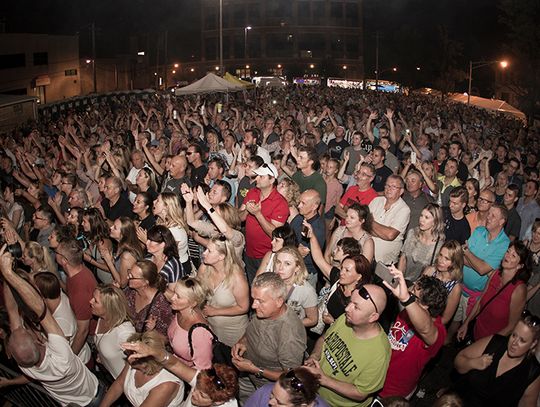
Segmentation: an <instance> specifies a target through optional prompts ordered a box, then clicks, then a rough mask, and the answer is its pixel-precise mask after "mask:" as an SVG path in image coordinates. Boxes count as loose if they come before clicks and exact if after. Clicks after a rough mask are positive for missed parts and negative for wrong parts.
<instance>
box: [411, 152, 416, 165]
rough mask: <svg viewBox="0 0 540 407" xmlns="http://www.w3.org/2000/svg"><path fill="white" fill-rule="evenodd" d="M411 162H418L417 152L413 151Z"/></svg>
mask: <svg viewBox="0 0 540 407" xmlns="http://www.w3.org/2000/svg"><path fill="white" fill-rule="evenodd" d="M411 164H416V152H414V151H411Z"/></svg>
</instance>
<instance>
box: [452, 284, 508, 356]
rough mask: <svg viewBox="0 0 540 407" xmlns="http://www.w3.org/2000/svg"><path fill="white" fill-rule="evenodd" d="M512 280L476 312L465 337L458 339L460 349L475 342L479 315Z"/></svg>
mask: <svg viewBox="0 0 540 407" xmlns="http://www.w3.org/2000/svg"><path fill="white" fill-rule="evenodd" d="M511 282H512V280H510V281H508V282H507V283H506V284H505V285H503V286H502V287H501V288H500V289H499V291H497V292H496V293H495V295H494V296H493V297H491V298H490V299H489V301H488V302H486V303H485V304H484V305H483V306H482V307H481V308H480V310H479V311H478V314H476V316H475V317H474V318H473V319H471V320H470V322H469V324H468V325H467V333H466V334H465V336H464V337H463V339H462V340H458V341H457V346H458V348H459V349H462V348H465V347H467V346H469V345H470V344H472V343H473V342H474V327H475V325H476V319H477V318H478V316H479V315H480V314H481V313H482V311H483V310H485V309H486V307H487V306H488V305H489V303H490V302H491V301H493V300H494V299H495V298H496V297H497V296H498V295H499V294H500V293H501V292H502V291H503V290H504V289H505V288H506V286H507V285H508V284H510V283H511Z"/></svg>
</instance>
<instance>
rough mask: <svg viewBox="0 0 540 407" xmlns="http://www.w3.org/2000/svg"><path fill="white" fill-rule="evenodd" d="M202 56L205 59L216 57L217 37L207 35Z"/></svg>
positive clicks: (210, 59)
mask: <svg viewBox="0 0 540 407" xmlns="http://www.w3.org/2000/svg"><path fill="white" fill-rule="evenodd" d="M204 56H205V58H206V60H209V61H212V60H217V59H218V38H217V37H208V38H206V39H205V40H204Z"/></svg>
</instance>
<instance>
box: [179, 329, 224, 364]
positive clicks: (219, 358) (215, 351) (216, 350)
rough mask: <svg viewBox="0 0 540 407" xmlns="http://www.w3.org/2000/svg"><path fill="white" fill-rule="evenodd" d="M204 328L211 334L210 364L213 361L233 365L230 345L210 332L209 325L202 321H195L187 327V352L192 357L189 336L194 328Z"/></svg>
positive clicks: (191, 345)
mask: <svg viewBox="0 0 540 407" xmlns="http://www.w3.org/2000/svg"><path fill="white" fill-rule="evenodd" d="M199 327H200V328H204V329H206V330H207V331H208V332H210V334H211V335H212V364H214V363H223V364H225V365H227V366H234V365H233V363H232V355H231V347H230V346H228V345H225V344H224V343H223V342H221V341H220V340H219V339H218V337H217V336H216V335H215V334H214V332H212V330H211V329H210V327H209V326H208V325H206V324H203V323H200V322H199V323H196V324H193V325H192V326H191V328H189V331H188V343H189V354H190V356H191V357H192V358H193V343H192V339H191V336H192V334H193V331H194V330H195V328H199Z"/></svg>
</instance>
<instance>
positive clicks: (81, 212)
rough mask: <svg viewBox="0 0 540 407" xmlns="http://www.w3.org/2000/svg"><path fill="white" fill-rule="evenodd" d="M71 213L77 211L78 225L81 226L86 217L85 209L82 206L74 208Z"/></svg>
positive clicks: (69, 210)
mask: <svg viewBox="0 0 540 407" xmlns="http://www.w3.org/2000/svg"><path fill="white" fill-rule="evenodd" d="M71 211H77V225H78V226H80V225H81V223H82V220H83V216H84V209H83V208H81V207H80V206H74V207H73V208H69V209H68V212H71Z"/></svg>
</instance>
